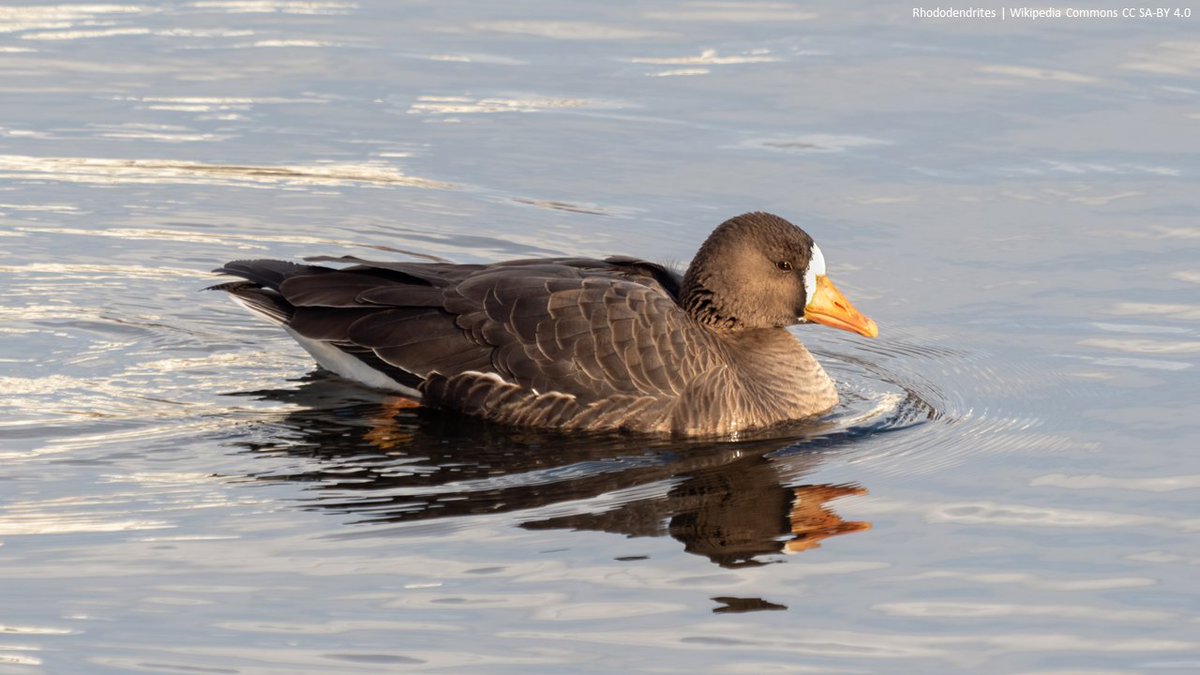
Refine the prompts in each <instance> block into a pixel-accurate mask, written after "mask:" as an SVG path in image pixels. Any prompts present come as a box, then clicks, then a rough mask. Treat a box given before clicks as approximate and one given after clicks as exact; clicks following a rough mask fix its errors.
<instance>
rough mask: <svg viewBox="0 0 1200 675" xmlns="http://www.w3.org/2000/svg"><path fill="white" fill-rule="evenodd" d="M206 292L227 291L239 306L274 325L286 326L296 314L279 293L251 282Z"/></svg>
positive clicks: (232, 282) (219, 285) (242, 282)
mask: <svg viewBox="0 0 1200 675" xmlns="http://www.w3.org/2000/svg"><path fill="white" fill-rule="evenodd" d="M204 290H206V291H225V292H226V293H228V294H229V296H230V297H231V298H233V301H234V302H236V303H237V304H239V305H241V306H242V307H245V308H246V309H248V310H250V311H251V312H253V313H254V314H258V315H259V316H262V317H264V318H266V319H267V320H269V321H272V322H274V323H278V324H284V325H286V324H287V322H288V321H289V320H290V319H291V318H292V315H293V314H295V313H296V308H295V307H294V306H293V305H292V303H290V302H288V301H287V300H284V299H283V296H281V295H280V294H279V293H276V292H275V291H273V290H271V289H269V288H262V287H261V286H259V285H257V284H256V283H254V282H251V281H231V282H228V283H224V284H217V285H216V286H209V287H208V288H206V289H204Z"/></svg>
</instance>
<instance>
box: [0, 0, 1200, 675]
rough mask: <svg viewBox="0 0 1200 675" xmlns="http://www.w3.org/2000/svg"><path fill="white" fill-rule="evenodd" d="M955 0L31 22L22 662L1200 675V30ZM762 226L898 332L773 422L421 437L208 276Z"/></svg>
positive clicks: (6, 36) (434, 422)
mask: <svg viewBox="0 0 1200 675" xmlns="http://www.w3.org/2000/svg"><path fill="white" fill-rule="evenodd" d="M911 9H912V8H911V7H910V6H900V5H898V4H897V3H872V2H867V3H857V4H855V5H853V6H851V7H847V6H846V5H845V4H844V3H834V2H816V3H805V4H790V3H782V2H764V3H733V2H696V3H685V2H665V1H663V2H657V1H652V2H639V3H632V2H617V3H604V4H602V5H601V4H598V3H570V4H567V3H557V2H548V1H544V0H543V1H534V2H523V3H517V4H513V3H487V2H480V1H474V2H459V3H433V2H411V3H394V2H382V1H356V2H343V1H329V2H325V1H315V2H291V1H283V0H229V1H224V0H222V1H208V0H204V1H195V2H178V3H146V4H123V5H98V4H92V5H69V4H36V3H24V4H21V5H16V6H6V7H0V97H2V99H0V100H2V103H0V317H2V320H0V392H2V393H3V396H2V398H0V673H4V674H5V675H7V674H9V673H13V674H16V675H24V674H26V673H42V672H45V673H87V674H97V673H99V674H107V673H126V672H152V673H296V672H311V673H368V672H371V673H374V672H390V671H403V670H416V671H433V670H443V671H446V672H505V673H529V672H544V673H560V672H611V671H622V670H623V671H655V672H725V673H727V672H764V671H766V670H767V669H774V670H776V671H780V670H782V671H784V672H821V673H827V672H856V673H857V672H886V673H903V672H911V673H928V672H968V671H970V672H1038V673H1076V672H1089V673H1095V672H1104V673H1126V672H1197V671H1200V584H1197V579H1200V540H1198V534H1200V512H1198V510H1197V504H1198V503H1200V499H1198V498H1200V460H1198V459H1197V450H1198V448H1200V442H1198V441H1200V396H1198V395H1197V392H1198V391H1200V386H1198V385H1200V378H1198V377H1197V375H1198V369H1197V366H1198V362H1200V181H1198V180H1197V176H1200V41H1198V39H1197V35H1200V32H1198V30H1197V29H1198V28H1200V18H1195V17H1194V18H1191V19H1183V18H1173V17H1168V18H1164V19H1154V20H1136V19H1090V20H1083V19H1067V18H1063V19H1047V20H1038V21H1030V20H1025V21H1017V20H1013V19H1012V18H1009V19H1007V20H1003V21H1001V20H998V19H997V20H985V19H944V20H934V19H914V18H912V16H911ZM1198 14H1200V12H1198ZM749 210H769V211H772V212H776V213H779V214H780V215H783V216H785V217H787V218H789V219H790V220H792V221H793V222H796V223H797V224H800V225H802V226H803V227H805V228H806V229H807V230H808V231H809V232H811V233H812V234H813V236H814V237H815V238H816V240H817V241H818V242H820V244H821V247H822V249H823V250H824V252H825V255H826V258H827V260H828V263H829V270H830V276H831V278H832V279H833V280H834V281H835V282H836V283H838V285H839V286H840V287H841V288H842V290H843V291H844V292H845V293H846V294H847V296H849V297H850V298H851V299H852V300H853V301H854V302H855V304H856V305H857V306H858V307H859V308H860V309H862V310H863V311H864V312H865V313H867V314H868V315H870V316H871V317H872V318H874V319H875V320H876V321H878V323H879V325H880V329H881V336H880V338H879V339H878V340H876V341H867V340H863V339H860V338H858V337H856V336H853V335H850V334H846V333H840V332H836V331H831V330H828V329H823V328H820V327H798V328H797V329H796V332H797V334H798V335H799V336H800V337H802V339H803V340H804V341H805V342H806V343H807V344H809V345H810V347H811V348H812V349H813V350H814V352H816V353H817V354H818V355H819V357H820V358H821V359H822V360H823V361H824V362H825V364H826V366H827V369H828V370H829V371H830V372H831V373H832V374H833V375H834V377H835V378H836V379H837V380H838V381H839V387H840V389H841V390H842V393H843V399H844V404H843V405H842V407H840V408H839V409H838V410H837V411H835V412H834V413H833V414H832V415H830V416H829V417H828V418H826V419H824V420H822V421H821V422H820V423H816V424H809V425H801V426H796V427H792V428H787V429H781V430H774V431H771V432H769V433H764V434H758V435H756V436H754V437H752V438H749V439H745V440H742V441H739V442H725V443H711V442H710V443H700V442H691V443H683V442H672V441H668V440H661V439H660V440H645V439H642V440H638V439H636V438H619V437H617V438H587V437H562V436H554V435H536V434H530V433H522V432H515V431H506V430H503V429H498V428H495V427H489V426H487V425H483V424H480V423H476V422H471V421H467V420H463V419H460V418H455V417H453V416H448V415H442V414H438V413H434V412H430V411H422V410H411V409H409V410H402V411H399V412H396V411H393V410H391V409H389V408H388V407H387V405H386V401H385V400H384V398H383V397H382V396H381V395H379V394H377V393H375V392H372V391H368V390H364V389H359V388H356V387H354V386H352V385H348V384H346V383H344V382H341V381H339V380H337V379H336V378H332V377H330V376H327V375H324V374H322V373H320V372H314V369H313V366H312V363H311V362H310V360H309V358H308V357H307V355H306V354H305V353H304V352H303V351H302V350H301V349H300V348H299V347H297V346H296V345H295V344H294V343H293V342H292V341H291V340H290V338H288V337H287V336H286V335H284V334H283V333H282V331H280V330H278V329H276V328H273V327H271V326H269V325H266V324H265V323H262V322H260V321H258V320H256V319H254V318H253V317H251V316H249V315H247V314H246V313H245V312H243V311H242V310H240V309H239V308H237V307H235V306H234V305H233V304H232V303H229V302H228V301H227V299H226V298H224V297H222V294H218V293H206V292H201V291H200V289H202V288H204V287H205V286H207V285H209V284H212V283H215V282H216V281H218V279H217V278H215V277H213V276H212V275H210V274H209V273H208V270H210V269H212V268H214V267H216V266H218V265H219V264H221V263H223V262H225V261H227V260H231V259H237V258H255V257H271V258H283V259H296V258H299V257H301V256H305V255H320V254H330V255H342V254H352V255H360V256H365V257H378V258H393V257H394V258H396V259H412V258H411V254H417V255H424V256H429V255H432V256H438V257H442V258H447V259H451V260H455V261H461V262H479V261H494V260H502V259H506V258H511V257H529V256H542V255H565V254H569V255H576V254H580V255H609V254H633V255H639V256H644V257H648V258H652V259H655V260H665V261H675V262H686V261H687V260H688V259H689V258H690V257H691V255H692V254H693V253H694V252H695V250H696V247H697V246H698V245H699V243H700V242H701V241H702V240H703V238H704V237H705V236H706V235H707V234H708V232H709V231H710V230H711V229H712V228H713V227H714V226H715V225H717V224H718V223H720V222H721V221H723V220H724V219H726V218H728V217H730V216H733V215H736V214H738V213H742V212H744V211H749Z"/></svg>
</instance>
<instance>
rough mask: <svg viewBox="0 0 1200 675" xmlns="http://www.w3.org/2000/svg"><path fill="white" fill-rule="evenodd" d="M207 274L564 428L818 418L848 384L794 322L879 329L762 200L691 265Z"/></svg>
mask: <svg viewBox="0 0 1200 675" xmlns="http://www.w3.org/2000/svg"><path fill="white" fill-rule="evenodd" d="M317 263H325V264H317ZM328 264H332V265H336V266H333V267H331V266H327V265H328ZM214 272H217V273H220V274H226V275H232V276H235V277H240V280H238V281H232V282H226V283H220V284H217V285H215V286H211V287H210V289H212V290H220V291H224V292H226V293H228V294H229V295H230V296H231V297H232V299H233V300H234V301H236V302H238V303H239V304H241V305H242V306H244V307H245V308H246V309H248V310H250V311H251V312H252V313H254V314H256V315H258V316H260V317H263V318H265V319H267V320H268V321H271V322H273V323H276V324H278V325H280V326H282V327H283V329H284V330H285V331H287V332H288V333H289V334H290V335H291V336H292V337H293V338H294V339H295V340H296V342H298V343H299V344H300V346H301V347H303V348H304V349H305V350H307V351H308V353H309V354H311V355H312V357H313V358H314V359H315V360H316V362H317V363H318V364H319V365H320V366H321V367H323V368H325V369H326V370H329V371H332V372H333V373H335V374H337V375H339V376H341V377H344V378H347V379H350V380H354V381H357V382H359V383H361V384H364V385H366V386H368V387H374V388H377V389H382V390H387V391H390V392H396V393H399V394H401V395H402V396H404V397H407V398H408V399H411V400H413V401H416V402H419V403H420V404H421V405H426V406H431V407H436V408H442V409H447V410H453V411H458V412H460V413H465V414H468V415H474V416H478V417H482V418H484V419H487V420H491V421H493V422H497V423H500V424H504V425H511V426H517V427H527V428H535V429H547V430H559V431H566V432H593V431H595V432H611V431H622V432H633V433H646V434H660V435H672V436H689V437H693V436H730V435H733V436H736V435H737V434H738V433H740V432H743V431H747V430H752V429H759V428H763V427H769V426H772V425H776V424H780V423H783V422H787V421H793V420H802V419H805V418H811V417H815V416H819V415H821V414H823V413H825V412H828V411H829V410H830V409H832V408H834V407H835V406H836V405H837V403H838V393H837V389H836V387H835V385H834V382H833V381H832V380H831V379H830V377H829V376H828V375H827V374H826V373H825V371H824V369H822V367H821V365H820V364H819V363H818V362H817V360H816V359H815V358H814V357H813V355H812V354H811V353H809V351H808V350H807V349H806V348H805V347H804V345H803V344H802V343H801V342H800V341H799V340H798V339H797V338H796V336H795V335H793V334H792V333H791V332H790V331H789V330H788V327H789V326H792V325H795V324H803V323H817V324H823V325H825V326H829V327H832V328H836V329H840V330H845V331H850V332H853V333H857V334H859V335H862V336H865V337H869V338H874V337H876V336H877V335H878V332H879V330H878V327H877V326H876V324H875V322H874V321H872V320H871V319H869V318H867V317H865V316H864V315H862V314H861V313H859V311H858V310H856V309H855V308H854V306H853V305H851V304H850V302H849V301H848V300H847V299H846V298H845V297H844V296H843V295H842V293H841V292H839V291H838V290H837V288H836V287H835V286H834V285H833V283H832V282H831V281H830V280H829V278H828V277H827V276H826V271H825V256H824V254H823V253H822V252H821V249H820V247H818V246H817V244H816V243H815V242H814V241H813V239H812V237H810V236H809V235H808V234H807V233H806V232H805V231H804V230H802V229H800V228H799V227H797V226H795V225H793V224H791V223H790V222H788V221H787V220H784V219H783V218H781V217H779V216H776V215H772V214H769V213H762V212H753V213H746V214H743V215H740V216H737V217H734V218H731V219H729V220H727V221H725V222H724V223H722V224H721V225H719V226H718V227H717V228H716V229H715V230H714V231H713V232H712V234H711V235H709V237H708V238H707V239H706V240H705V241H704V243H703V245H701V247H700V249H699V252H698V253H697V254H696V257H695V258H694V259H693V261H692V262H691V264H690V266H689V267H688V268H687V270H686V272H685V273H684V274H683V275H682V276H681V275H680V274H678V273H677V272H675V271H672V270H670V269H668V268H667V267H665V266H663V265H660V264H656V263H653V262H648V261H646V260H641V259H638V258H634V257H628V256H613V257H608V258H605V259H603V260H600V259H592V258H570V257H564V258H538V259H526V260H512V261H506V262H499V263H494V264H462V265H460V264H452V263H442V262H392V261H373V260H364V259H361V258H358V257H354V256H341V257H331V256H317V257H312V258H306V259H305V262H304V263H303V264H302V263H295V262H288V261H281V260H237V261H233V262H229V263H226V264H225V265H223V266H222V267H220V268H218V269H216V270H214Z"/></svg>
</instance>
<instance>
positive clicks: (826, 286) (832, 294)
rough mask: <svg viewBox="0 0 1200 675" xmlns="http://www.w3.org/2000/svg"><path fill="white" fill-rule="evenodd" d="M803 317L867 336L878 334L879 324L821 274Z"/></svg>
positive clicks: (871, 336)
mask: <svg viewBox="0 0 1200 675" xmlns="http://www.w3.org/2000/svg"><path fill="white" fill-rule="evenodd" d="M804 319H805V320H807V321H812V322H813V323H819V324H821V325H824V326H829V327H830V328H837V329H840V330H848V331H850V332H851V333H858V334H859V335H863V336H866V337H869V338H873V337H876V336H877V335H879V326H876V325H875V322H874V321H872V320H870V319H868V318H867V317H865V316H863V315H862V314H860V313H859V311H858V310H857V309H854V305H851V304H850V301H849V300H847V299H846V297H845V296H844V295H842V293H841V291H839V290H838V289H837V288H836V287H834V285H833V282H832V281H830V280H829V277H827V276H825V275H823V274H822V275H820V276H818V277H817V290H816V291H814V292H813V296H812V298H811V299H810V300H809V301H808V305H807V306H806V307H805V308H804Z"/></svg>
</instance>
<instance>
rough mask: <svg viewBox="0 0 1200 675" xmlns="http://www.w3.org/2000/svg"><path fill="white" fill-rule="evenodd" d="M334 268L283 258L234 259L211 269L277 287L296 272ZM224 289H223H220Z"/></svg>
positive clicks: (315, 272) (314, 272) (317, 272)
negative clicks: (294, 261) (299, 262)
mask: <svg viewBox="0 0 1200 675" xmlns="http://www.w3.org/2000/svg"><path fill="white" fill-rule="evenodd" d="M334 271H336V270H333V269H330V268H328V267H318V266H316V265H300V264H298V263H293V262H287V261H285V260H234V261H232V262H227V263H225V264H224V265H222V266H221V267H218V268H217V269H215V270H213V272H216V273H218V274H230V275H233V276H235V277H241V278H243V279H245V280H247V281H250V282H253V283H255V284H257V285H259V286H266V287H267V288H279V284H281V283H283V282H284V280H285V279H287V278H288V277H293V276H296V275H297V274H326V273H329V272H334ZM222 290H225V289H222Z"/></svg>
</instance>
